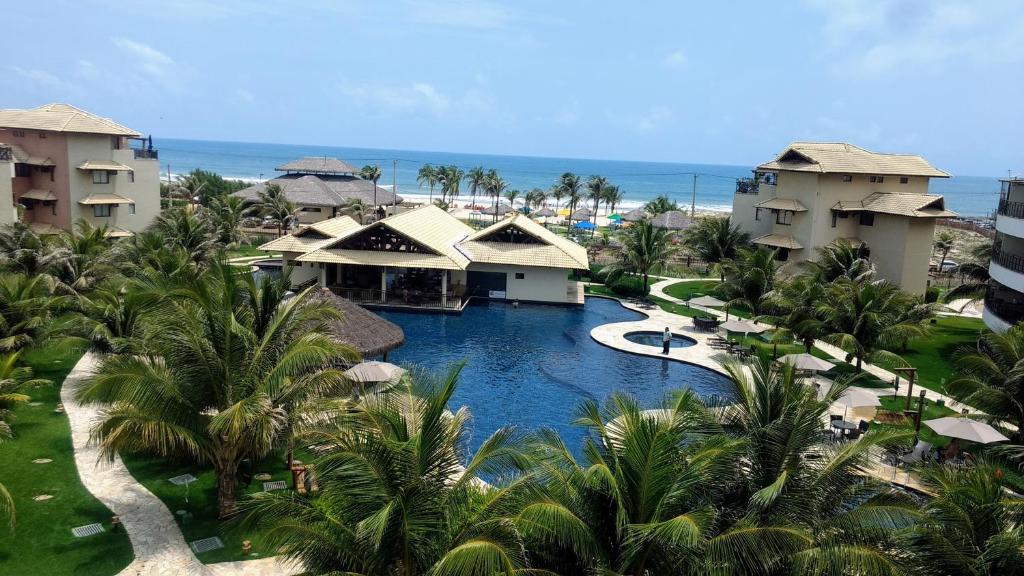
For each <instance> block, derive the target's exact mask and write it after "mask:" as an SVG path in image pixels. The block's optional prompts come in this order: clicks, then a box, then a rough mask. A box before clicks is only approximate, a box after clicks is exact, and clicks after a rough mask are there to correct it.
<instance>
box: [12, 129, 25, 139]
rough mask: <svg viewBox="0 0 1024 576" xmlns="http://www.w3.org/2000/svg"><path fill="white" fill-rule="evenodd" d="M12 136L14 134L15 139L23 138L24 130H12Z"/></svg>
mask: <svg viewBox="0 0 1024 576" xmlns="http://www.w3.org/2000/svg"><path fill="white" fill-rule="evenodd" d="M12 134H14V137H15V138H24V137H25V131H24V130H14V131H13V132H12Z"/></svg>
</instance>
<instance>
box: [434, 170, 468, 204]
mask: <svg viewBox="0 0 1024 576" xmlns="http://www.w3.org/2000/svg"><path fill="white" fill-rule="evenodd" d="M465 176H466V172H465V171H464V170H463V169H462V168H459V167H458V166H442V167H440V168H438V169H437V180H438V183H440V184H441V201H442V202H448V203H452V202H455V199H456V198H458V197H459V188H460V187H461V185H462V179H463V178H465Z"/></svg>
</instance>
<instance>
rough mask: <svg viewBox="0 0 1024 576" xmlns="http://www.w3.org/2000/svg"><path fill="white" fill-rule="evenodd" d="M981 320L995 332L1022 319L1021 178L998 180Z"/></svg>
mask: <svg viewBox="0 0 1024 576" xmlns="http://www.w3.org/2000/svg"><path fill="white" fill-rule="evenodd" d="M1000 182H1001V185H1002V187H1001V190H1000V196H999V208H997V209H996V237H995V239H994V240H993V242H992V262H991V264H989V268H988V271H989V276H990V277H991V279H990V280H989V285H988V290H987V291H986V293H985V309H984V311H983V312H982V319H983V320H984V321H985V324H986V325H987V326H988V327H989V328H991V329H992V330H995V331H996V332H1005V331H1006V330H1008V329H1009V328H1010V327H1011V326H1013V325H1014V324H1016V323H1017V322H1020V321H1021V320H1024V178H1009V179H1006V180H1001V181H1000Z"/></svg>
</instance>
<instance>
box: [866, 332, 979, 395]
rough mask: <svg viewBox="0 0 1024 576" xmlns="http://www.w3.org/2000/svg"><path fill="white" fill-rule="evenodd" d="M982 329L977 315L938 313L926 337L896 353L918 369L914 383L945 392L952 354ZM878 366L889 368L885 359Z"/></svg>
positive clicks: (971, 341) (973, 340) (952, 371)
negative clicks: (943, 314) (960, 315)
mask: <svg viewBox="0 0 1024 576" xmlns="http://www.w3.org/2000/svg"><path fill="white" fill-rule="evenodd" d="M984 330H987V328H986V327H985V324H984V323H983V322H982V321H981V320H980V319H978V318H961V317H959V316H939V317H937V318H936V319H935V324H934V325H932V326H931V331H930V332H929V334H928V335H927V336H925V337H924V338H918V339H917V340H914V341H913V342H911V344H910V346H909V348H908V350H907V351H906V352H900V351H898V350H897V351H896V352H897V353H898V354H900V356H902V357H903V358H904V359H905V360H906V361H907V362H909V363H910V365H911V366H914V367H915V368H917V383H919V384H920V385H922V386H924V387H925V388H928V389H929V390H935V391H937V392H945V390H944V388H945V384H946V382H948V381H949V380H950V378H951V377H952V376H953V375H954V374H955V372H956V367H955V366H954V364H953V355H954V353H955V352H956V351H957V350H958V349H960V348H962V347H965V346H966V347H970V346H973V345H974V344H975V343H976V342H977V340H978V336H979V335H980V334H981V332H982V331H984ZM879 365H881V366H883V367H885V368H890V367H891V365H887V364H886V363H884V362H880V363H879Z"/></svg>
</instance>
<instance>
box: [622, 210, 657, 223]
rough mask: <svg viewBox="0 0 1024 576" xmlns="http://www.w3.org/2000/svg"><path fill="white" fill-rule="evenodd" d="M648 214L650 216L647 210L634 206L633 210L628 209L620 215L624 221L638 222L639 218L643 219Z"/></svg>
mask: <svg viewBox="0 0 1024 576" xmlns="http://www.w3.org/2000/svg"><path fill="white" fill-rule="evenodd" d="M648 216H650V214H648V213H647V210H644V209H643V208H642V207H641V208H634V209H633V210H630V211H629V212H626V213H625V214H624V215H623V216H622V219H623V220H625V221H626V222H639V221H641V220H644V219H645V218H647V217H648Z"/></svg>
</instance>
